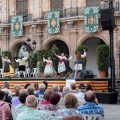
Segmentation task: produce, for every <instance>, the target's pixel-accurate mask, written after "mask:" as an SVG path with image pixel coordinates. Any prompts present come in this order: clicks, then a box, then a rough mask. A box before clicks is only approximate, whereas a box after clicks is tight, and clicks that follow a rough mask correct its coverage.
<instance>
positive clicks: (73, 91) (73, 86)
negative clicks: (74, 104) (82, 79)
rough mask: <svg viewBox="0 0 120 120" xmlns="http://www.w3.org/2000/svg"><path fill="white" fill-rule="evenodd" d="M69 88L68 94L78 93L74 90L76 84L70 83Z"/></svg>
mask: <svg viewBox="0 0 120 120" xmlns="http://www.w3.org/2000/svg"><path fill="white" fill-rule="evenodd" d="M70 87H71V91H70V92H72V93H78V90H76V84H75V83H72V84H71V85H70Z"/></svg>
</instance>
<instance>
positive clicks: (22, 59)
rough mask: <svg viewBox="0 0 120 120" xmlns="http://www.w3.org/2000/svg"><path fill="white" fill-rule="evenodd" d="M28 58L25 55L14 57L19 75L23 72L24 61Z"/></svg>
mask: <svg viewBox="0 0 120 120" xmlns="http://www.w3.org/2000/svg"><path fill="white" fill-rule="evenodd" d="M27 59H28V56H27V57H24V56H22V57H21V58H20V59H15V61H16V62H18V63H19V68H18V71H19V72H20V75H21V74H23V73H24V72H25V61H26V60H27Z"/></svg>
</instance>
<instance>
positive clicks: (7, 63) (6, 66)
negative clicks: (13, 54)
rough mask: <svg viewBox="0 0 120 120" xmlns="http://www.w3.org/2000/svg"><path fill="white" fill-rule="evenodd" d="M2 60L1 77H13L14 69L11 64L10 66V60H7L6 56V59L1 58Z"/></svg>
mask: <svg viewBox="0 0 120 120" xmlns="http://www.w3.org/2000/svg"><path fill="white" fill-rule="evenodd" d="M2 60H3V66H4V68H3V76H4V77H11V76H14V75H15V74H14V69H13V68H12V66H11V64H10V59H8V56H6V58H2Z"/></svg>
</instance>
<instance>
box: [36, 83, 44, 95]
mask: <svg viewBox="0 0 120 120" xmlns="http://www.w3.org/2000/svg"><path fill="white" fill-rule="evenodd" d="M44 91H45V85H44V84H43V83H41V84H39V91H38V92H37V93H36V94H37V95H39V94H41V95H44Z"/></svg>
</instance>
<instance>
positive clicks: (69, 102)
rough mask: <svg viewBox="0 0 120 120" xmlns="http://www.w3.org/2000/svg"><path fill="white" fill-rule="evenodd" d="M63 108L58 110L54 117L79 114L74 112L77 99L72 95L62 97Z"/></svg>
mask: <svg viewBox="0 0 120 120" xmlns="http://www.w3.org/2000/svg"><path fill="white" fill-rule="evenodd" d="M64 101H65V108H63V109H58V110H57V111H56V113H55V116H56V117H63V116H68V115H75V114H78V115H79V112H78V111H77V110H76V105H77V98H76V96H75V95H74V94H73V93H67V94H66V95H65V97H64Z"/></svg>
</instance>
